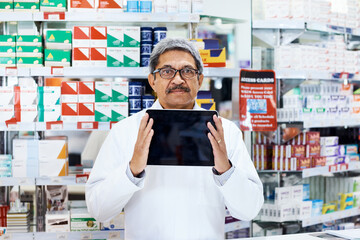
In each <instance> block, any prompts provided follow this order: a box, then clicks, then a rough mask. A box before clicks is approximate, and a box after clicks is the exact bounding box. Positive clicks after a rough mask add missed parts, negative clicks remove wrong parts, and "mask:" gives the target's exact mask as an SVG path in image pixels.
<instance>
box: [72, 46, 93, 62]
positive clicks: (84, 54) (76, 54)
mask: <svg viewBox="0 0 360 240" xmlns="http://www.w3.org/2000/svg"><path fill="white" fill-rule="evenodd" d="M72 58H73V59H72V66H74V67H77V66H87V67H89V66H90V48H88V47H75V48H73V57H72Z"/></svg>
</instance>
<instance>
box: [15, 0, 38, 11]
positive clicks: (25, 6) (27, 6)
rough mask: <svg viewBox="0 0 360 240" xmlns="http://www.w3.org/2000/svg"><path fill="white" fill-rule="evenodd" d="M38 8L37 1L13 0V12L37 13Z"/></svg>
mask: <svg viewBox="0 0 360 240" xmlns="http://www.w3.org/2000/svg"><path fill="white" fill-rule="evenodd" d="M39 8H40V3H39V0H26V1H25V0H15V1H14V11H15V12H38V11H39Z"/></svg>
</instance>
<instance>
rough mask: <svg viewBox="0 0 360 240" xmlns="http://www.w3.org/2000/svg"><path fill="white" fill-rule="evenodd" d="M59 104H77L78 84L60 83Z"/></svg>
mask: <svg viewBox="0 0 360 240" xmlns="http://www.w3.org/2000/svg"><path fill="white" fill-rule="evenodd" d="M61 102H62V103H76V102H78V82H75V81H63V82H62V83H61Z"/></svg>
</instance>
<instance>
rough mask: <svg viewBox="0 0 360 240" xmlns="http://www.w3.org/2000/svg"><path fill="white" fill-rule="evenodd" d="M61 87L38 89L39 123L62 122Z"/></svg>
mask: <svg viewBox="0 0 360 240" xmlns="http://www.w3.org/2000/svg"><path fill="white" fill-rule="evenodd" d="M60 98H61V87H60V86H47V84H45V86H43V87H38V121H39V122H53V121H60V120H61V104H60Z"/></svg>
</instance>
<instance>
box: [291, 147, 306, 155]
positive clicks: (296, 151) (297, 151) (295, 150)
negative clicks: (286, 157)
mask: <svg viewBox="0 0 360 240" xmlns="http://www.w3.org/2000/svg"><path fill="white" fill-rule="evenodd" d="M291 157H306V148H305V145H291Z"/></svg>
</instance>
